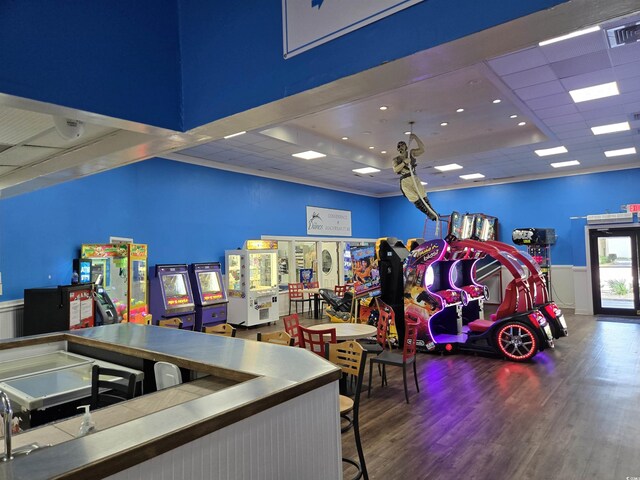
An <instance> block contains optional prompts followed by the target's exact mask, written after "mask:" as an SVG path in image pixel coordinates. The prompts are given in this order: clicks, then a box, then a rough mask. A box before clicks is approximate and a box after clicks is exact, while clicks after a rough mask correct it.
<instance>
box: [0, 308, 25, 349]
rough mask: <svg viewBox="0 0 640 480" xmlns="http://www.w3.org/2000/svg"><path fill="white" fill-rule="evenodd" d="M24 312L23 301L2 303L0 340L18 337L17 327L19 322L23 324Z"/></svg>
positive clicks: (0, 310) (0, 309)
mask: <svg viewBox="0 0 640 480" xmlns="http://www.w3.org/2000/svg"><path fill="white" fill-rule="evenodd" d="M23 310H24V302H23V301H22V300H11V301H8V302H0V340H2V339H5V338H15V337H16V336H17V335H18V332H17V328H16V327H17V323H18V322H22V312H23Z"/></svg>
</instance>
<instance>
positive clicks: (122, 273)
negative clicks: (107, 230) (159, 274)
mask: <svg viewBox="0 0 640 480" xmlns="http://www.w3.org/2000/svg"><path fill="white" fill-rule="evenodd" d="M80 258H81V259H83V260H85V259H86V260H91V281H92V282H95V281H96V280H97V279H98V277H99V276H100V275H102V281H103V287H104V290H105V292H106V293H107V294H108V296H109V297H110V298H111V300H112V301H113V304H114V305H115V308H116V311H117V312H118V320H117V321H118V322H131V323H145V322H146V316H147V315H148V314H149V303H148V294H147V246H146V245H145V244H141V243H109V244H96V243H85V244H83V245H82V247H81V248H80Z"/></svg>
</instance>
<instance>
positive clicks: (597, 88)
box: [569, 82, 620, 103]
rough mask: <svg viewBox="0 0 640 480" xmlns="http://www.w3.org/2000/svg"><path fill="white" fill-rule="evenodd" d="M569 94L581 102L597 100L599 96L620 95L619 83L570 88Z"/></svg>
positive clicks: (576, 101)
mask: <svg viewBox="0 0 640 480" xmlns="http://www.w3.org/2000/svg"><path fill="white" fill-rule="evenodd" d="M569 95H571V98H573V101H574V102H575V103H580V102H588V101H589V100H596V99H598V98H605V97H613V96H614V95H620V90H618V84H617V83H616V82H609V83H603V84H601V85H594V86H593V87H586V88H578V89H576V90H569Z"/></svg>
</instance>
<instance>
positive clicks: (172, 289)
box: [162, 273, 193, 309]
mask: <svg viewBox="0 0 640 480" xmlns="http://www.w3.org/2000/svg"><path fill="white" fill-rule="evenodd" d="M162 290H163V291H164V298H165V303H166V307H167V308H168V309H169V308H171V307H177V306H180V305H188V304H190V303H193V302H192V300H191V292H189V290H188V289H187V274H186V273H168V274H163V275H162Z"/></svg>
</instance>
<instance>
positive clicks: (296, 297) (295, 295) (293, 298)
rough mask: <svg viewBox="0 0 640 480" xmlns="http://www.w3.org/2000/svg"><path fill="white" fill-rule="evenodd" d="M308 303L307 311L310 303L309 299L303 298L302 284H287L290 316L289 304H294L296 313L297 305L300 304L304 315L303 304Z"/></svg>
mask: <svg viewBox="0 0 640 480" xmlns="http://www.w3.org/2000/svg"><path fill="white" fill-rule="evenodd" d="M306 302H309V309H311V302H310V301H309V299H307V298H304V285H303V284H302V283H290V284H289V315H291V304H292V303H295V305H296V313H298V304H299V303H302V313H304V304H305V303H306Z"/></svg>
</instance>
